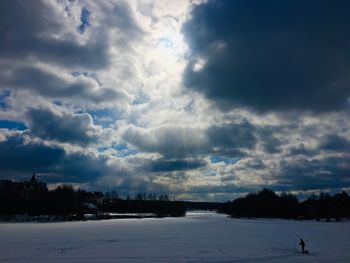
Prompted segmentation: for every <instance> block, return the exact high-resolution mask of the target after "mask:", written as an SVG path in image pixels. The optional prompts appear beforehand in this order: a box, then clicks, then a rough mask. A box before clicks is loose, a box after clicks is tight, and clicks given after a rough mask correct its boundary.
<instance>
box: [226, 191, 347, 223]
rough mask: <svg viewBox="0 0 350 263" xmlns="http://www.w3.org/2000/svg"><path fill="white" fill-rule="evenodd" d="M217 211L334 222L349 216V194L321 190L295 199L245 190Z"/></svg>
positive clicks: (284, 195) (288, 195)
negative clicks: (303, 199)
mask: <svg viewBox="0 0 350 263" xmlns="http://www.w3.org/2000/svg"><path fill="white" fill-rule="evenodd" d="M220 212H222V213H226V214H229V215H230V216H232V217H248V218H249V217H250V218H258V217H261V218H285V219H317V220H326V221H330V220H336V221H338V220H340V219H341V218H349V217H350V197H349V195H348V194H347V193H346V192H345V191H343V192H342V193H339V194H335V195H333V196H332V195H330V194H327V193H323V192H321V193H320V194H319V195H312V196H310V197H309V198H307V199H306V200H305V201H299V200H298V198H297V197H296V196H295V195H293V194H289V193H282V194H281V195H277V194H276V193H275V192H274V191H272V190H270V189H267V188H264V189H263V190H261V191H259V192H257V193H249V194H247V195H246V196H244V197H240V198H237V199H235V200H233V201H232V202H227V203H226V204H225V205H224V206H223V207H222V208H221V209H220Z"/></svg>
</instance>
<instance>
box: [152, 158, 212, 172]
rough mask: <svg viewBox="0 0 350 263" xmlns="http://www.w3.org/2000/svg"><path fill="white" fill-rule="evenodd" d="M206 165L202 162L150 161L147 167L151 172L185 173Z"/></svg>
mask: <svg viewBox="0 0 350 263" xmlns="http://www.w3.org/2000/svg"><path fill="white" fill-rule="evenodd" d="M205 165H206V163H205V162H204V161H203V160H192V159H189V160H183V159H171V160H163V159H160V160H155V161H151V162H150V163H149V164H148V166H149V170H150V171H151V172H156V173H157V172H172V171H186V170H193V169H197V168H199V167H203V166H205Z"/></svg>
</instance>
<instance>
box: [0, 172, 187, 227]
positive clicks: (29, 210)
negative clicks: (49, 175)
mask: <svg viewBox="0 0 350 263" xmlns="http://www.w3.org/2000/svg"><path fill="white" fill-rule="evenodd" d="M88 213H90V214H91V213H94V214H96V215H101V214H102V213H152V214H155V215H157V216H184V215H185V213H186V209H185V207H184V206H183V204H181V203H178V202H172V201H169V197H168V195H166V194H163V195H159V196H157V195H155V194H146V193H144V194H137V195H136V196H135V197H134V198H130V197H127V198H126V199H122V198H120V197H119V196H118V194H117V193H116V192H115V191H112V192H106V193H105V194H103V193H102V192H96V191H86V190H82V189H77V190H76V189H74V188H73V186H71V185H67V184H63V185H59V186H57V187H56V188H54V189H52V190H49V189H48V188H47V186H46V184H45V183H41V182H38V181H37V179H36V177H35V175H33V177H32V179H31V180H30V181H22V182H13V181H10V180H2V181H0V216H2V218H4V216H5V218H10V217H11V216H14V215H27V216H28V217H30V216H32V217H34V216H39V215H53V216H61V217H62V216H63V217H64V218H65V219H67V220H69V219H72V220H73V219H78V220H79V219H83V218H84V214H88ZM104 218H106V216H104Z"/></svg>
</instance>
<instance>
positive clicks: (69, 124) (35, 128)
mask: <svg viewBox="0 0 350 263" xmlns="http://www.w3.org/2000/svg"><path fill="white" fill-rule="evenodd" d="M26 116H27V121H28V127H29V129H30V132H31V133H32V134H33V135H35V136H38V137H40V138H42V139H45V140H57V141H60V142H68V143H73V144H75V143H77V144H82V145H86V144H89V143H97V141H98V131H97V130H96V127H95V126H94V124H93V120H92V117H91V116H90V115H89V114H87V113H82V114H69V113H58V112H54V111H52V110H50V109H44V108H40V109H29V110H28V111H27V113H26Z"/></svg>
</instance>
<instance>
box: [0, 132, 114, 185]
mask: <svg viewBox="0 0 350 263" xmlns="http://www.w3.org/2000/svg"><path fill="white" fill-rule="evenodd" d="M0 135H1V137H2V140H1V142H0V177H2V178H13V177H15V178H22V179H27V178H26V177H28V176H29V175H30V174H32V173H34V172H35V173H39V174H41V175H42V176H44V179H43V180H44V181H45V182H48V183H57V182H80V183H83V182H94V181H96V180H98V179H99V178H100V177H102V176H104V175H106V174H110V173H111V171H112V170H111V168H110V166H109V165H108V164H107V162H108V158H107V157H106V156H103V155H100V156H96V155H93V154H90V153H87V152H85V153H82V152H67V151H66V150H65V149H64V148H63V147H61V146H58V145H49V144H47V143H43V142H40V141H38V140H35V139H34V138H32V137H31V136H29V134H28V133H27V132H14V131H7V130H1V133H0ZM116 170H118V168H117V167H114V171H116Z"/></svg>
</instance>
